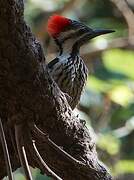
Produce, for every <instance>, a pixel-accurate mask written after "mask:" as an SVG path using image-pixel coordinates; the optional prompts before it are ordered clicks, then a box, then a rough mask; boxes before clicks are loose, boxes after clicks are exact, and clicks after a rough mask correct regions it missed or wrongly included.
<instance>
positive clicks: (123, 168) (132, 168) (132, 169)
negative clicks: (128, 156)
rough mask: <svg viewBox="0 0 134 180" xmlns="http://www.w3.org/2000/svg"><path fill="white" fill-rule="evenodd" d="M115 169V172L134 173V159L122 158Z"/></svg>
mask: <svg viewBox="0 0 134 180" xmlns="http://www.w3.org/2000/svg"><path fill="white" fill-rule="evenodd" d="M114 169H115V174H123V173H134V160H120V161H119V162H117V164H116V165H115V167H114Z"/></svg>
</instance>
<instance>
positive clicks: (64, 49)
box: [56, 40, 79, 56]
mask: <svg viewBox="0 0 134 180" xmlns="http://www.w3.org/2000/svg"><path fill="white" fill-rule="evenodd" d="M56 44H57V46H58V48H59V56H61V55H65V56H66V55H68V54H70V55H72V56H76V55H78V54H79V48H78V47H77V45H76V43H74V42H73V41H72V40H68V41H65V42H59V41H58V40H56Z"/></svg>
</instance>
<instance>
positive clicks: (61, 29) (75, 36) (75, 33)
mask: <svg viewBox="0 0 134 180" xmlns="http://www.w3.org/2000/svg"><path fill="white" fill-rule="evenodd" d="M47 29H48V33H49V34H50V35H51V36H52V37H53V38H54V39H55V41H56V43H57V44H58V45H59V46H60V48H62V49H63V51H64V50H67V49H69V50H70V49H73V48H75V49H76V50H79V48H80V46H81V45H83V44H85V43H86V42H88V41H89V40H90V39H92V38H94V37H96V36H99V35H102V34H107V33H111V32H114V31H113V30H106V29H103V30H93V29H91V28H89V27H88V26H86V25H84V24H83V23H81V22H78V21H75V20H71V19H68V18H66V17H63V16H59V15H53V16H51V17H50V18H49V20H48V27H47Z"/></svg>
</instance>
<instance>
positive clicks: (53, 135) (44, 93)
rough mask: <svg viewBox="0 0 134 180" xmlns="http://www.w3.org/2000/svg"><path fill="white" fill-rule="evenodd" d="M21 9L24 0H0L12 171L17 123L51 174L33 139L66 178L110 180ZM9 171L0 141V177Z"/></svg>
mask: <svg viewBox="0 0 134 180" xmlns="http://www.w3.org/2000/svg"><path fill="white" fill-rule="evenodd" d="M23 11H24V4H23V0H0V117H1V119H2V122H3V126H4V131H5V135H6V139H7V143H8V148H9V153H10V157H11V161H12V167H13V170H15V169H17V168H19V167H20V160H19V158H18V155H17V153H16V151H15V150H16V149H17V145H16V141H15V127H17V126H19V127H20V128H19V133H20V135H19V137H20V143H21V141H23V142H22V144H23V145H24V147H25V149H26V153H27V156H28V161H29V164H30V165H31V166H32V167H38V168H40V169H41V170H42V172H43V173H46V174H47V175H49V173H48V172H47V171H46V172H45V170H44V168H43V166H42V165H41V164H40V163H39V161H37V159H36V157H35V151H34V149H33V146H32V139H34V140H35V144H36V146H37V148H38V151H39V152H40V154H41V156H42V158H43V160H44V161H45V163H46V164H47V165H48V166H49V167H50V168H51V170H52V171H53V172H55V173H56V174H57V175H58V176H60V177H61V178H62V179H65V180H76V179H77V180H79V179H80V180H88V179H89V180H99V179H102V180H110V179H112V178H111V176H110V174H109V173H108V172H107V170H106V168H105V167H104V166H103V165H102V164H101V163H100V161H99V160H98V158H97V153H96V148H95V142H94V138H93V137H92V135H91V133H90V132H89V130H88V129H87V128H86V126H85V123H84V122H83V121H82V120H80V119H79V118H78V117H75V116H74V114H73V112H72V110H71V108H70V107H69V105H68V102H67V100H66V98H65V96H64V94H63V93H62V92H61V91H60V89H59V88H58V86H57V84H56V83H55V82H54V81H53V79H52V78H51V76H50V75H49V74H48V72H47V69H46V67H45V58H44V55H43V50H42V47H41V45H40V43H39V42H38V41H37V39H36V38H35V37H34V35H33V34H32V33H31V30H30V28H29V27H28V26H27V25H26V23H25V21H24V17H23ZM33 123H34V124H36V125H37V126H38V128H40V129H41V130H42V131H43V132H44V133H45V134H46V136H45V134H44V137H45V138H44V139H46V141H44V140H43V134H42V137H41V134H40V135H38V133H37V132H36V133H35V131H34V130H33V127H32V124H33ZM10 134H12V136H10ZM11 137H12V138H11ZM53 142H54V143H56V144H57V145H58V146H57V147H56V146H55V145H53ZM14 147H15V148H14ZM5 175H6V167H5V162H4V155H3V151H2V146H1V144H0V179H1V178H2V177H4V176H5Z"/></svg>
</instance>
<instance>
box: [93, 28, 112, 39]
mask: <svg viewBox="0 0 134 180" xmlns="http://www.w3.org/2000/svg"><path fill="white" fill-rule="evenodd" d="M113 32H115V31H114V30H109V29H96V30H93V34H92V36H93V37H92V38H94V37H96V36H100V35H103V34H108V33H113Z"/></svg>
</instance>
